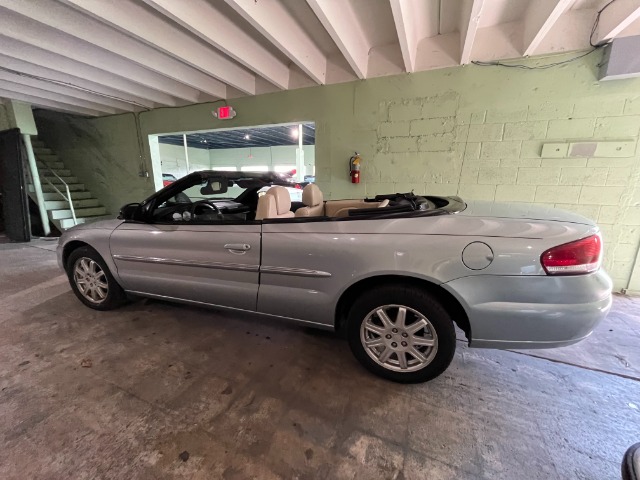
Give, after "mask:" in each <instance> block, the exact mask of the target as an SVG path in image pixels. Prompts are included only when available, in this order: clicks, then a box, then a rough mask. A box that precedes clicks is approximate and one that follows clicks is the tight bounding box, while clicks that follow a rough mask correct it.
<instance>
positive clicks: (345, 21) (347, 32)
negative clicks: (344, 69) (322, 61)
mask: <svg viewBox="0 0 640 480" xmlns="http://www.w3.org/2000/svg"><path fill="white" fill-rule="evenodd" d="M307 3H308V4H309V6H310V7H311V9H312V10H313V12H314V13H315V14H316V17H318V20H320V23H322V25H323V26H324V28H325V30H326V31H327V33H329V35H330V36H331V38H332V39H333V41H334V42H335V43H336V45H337V46H338V48H339V49H340V52H342V55H343V56H344V57H345V58H346V59H347V62H349V65H350V66H351V68H352V69H353V71H354V72H355V74H356V75H357V76H358V78H360V79H364V78H366V77H367V68H368V65H369V50H370V45H369V43H368V42H367V39H366V38H365V36H364V33H363V31H362V28H361V27H360V23H359V21H358V18H357V16H356V14H355V12H354V11H353V8H351V4H350V3H348V2H336V1H334V0H307Z"/></svg>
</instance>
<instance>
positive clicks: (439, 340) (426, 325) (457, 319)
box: [58, 171, 612, 382]
mask: <svg viewBox="0 0 640 480" xmlns="http://www.w3.org/2000/svg"><path fill="white" fill-rule="evenodd" d="M265 186H266V187H269V188H268V189H266V191H265V189H264V187H265ZM291 187H292V185H291V184H289V183H288V180H286V179H284V178H282V177H281V176H278V175H277V174H273V173H248V172H218V171H202V172H196V173H192V174H190V175H187V176H186V177H184V178H182V179H180V180H178V181H176V182H174V183H172V184H170V185H169V186H167V187H165V188H164V189H162V190H160V191H159V192H157V193H155V194H154V195H152V196H151V197H149V198H147V199H146V200H144V201H143V202H142V203H139V204H129V205H125V206H124V207H123V209H122V211H121V213H120V217H119V218H118V219H117V220H108V221H103V222H97V223H92V224H89V225H80V226H77V227H75V228H72V229H70V230H67V231H66V232H64V233H63V235H62V237H61V238H60V243H59V247H58V261H59V264H60V266H61V268H63V269H64V270H65V271H66V273H67V275H68V276H69V281H70V283H71V287H72V289H73V291H74V292H75V294H76V295H77V297H78V298H79V299H80V301H82V302H83V303H84V304H85V305H87V306H88V307H91V308H94V309H97V310H107V309H111V308H114V307H116V306H118V305H120V304H122V303H123V302H124V301H126V299H127V298H128V297H135V296H142V297H151V298H157V299H163V300H169V301H176V302H184V303H190V304H195V305H203V306H214V307H224V308H228V309H231V310H244V311H249V312H256V313H259V314H262V315H264V316H266V317H271V318H279V319H288V320H293V321H296V322H299V323H301V324H304V325H309V326H314V327H318V328H324V329H331V330H337V331H340V332H343V333H344V335H345V336H346V337H347V339H348V341H349V345H350V347H351V350H352V351H353V353H354V355H355V356H356V358H357V359H358V360H359V361H360V362H361V363H362V364H363V365H364V366H365V367H366V368H367V369H369V370H370V371H372V372H373V373H375V374H377V375H380V376H382V377H385V378H387V379H390V380H394V381H397V382H423V381H427V380H430V379H432V378H434V377H436V376H437V375H439V374H441V373H442V372H443V371H444V370H445V369H446V368H447V367H448V365H449V363H450V362H451V359H452V357H453V354H454V352H455V348H456V332H455V327H454V325H457V326H458V327H459V328H460V329H461V330H462V331H464V333H465V335H466V338H467V340H468V342H469V345H470V346H471V347H482V348H512V349H513V348H549V347H559V346H563V345H569V344H572V343H575V342H578V341H580V340H582V339H583V338H585V337H587V336H588V335H589V334H590V333H591V331H592V330H593V328H594V326H595V325H596V324H597V323H598V322H599V321H600V320H601V319H602V318H603V317H604V316H605V315H606V314H607V312H608V310H609V308H610V306H611V288H612V286H611V280H610V279H609V277H608V276H607V274H606V273H605V272H604V271H603V270H602V269H601V268H600V264H601V259H602V241H601V238H600V235H599V229H598V227H597V226H596V225H595V224H594V223H593V222H592V221H591V220H588V219H586V218H584V217H582V216H580V215H576V214H573V213H569V212H565V211H562V210H554V209H547V208H542V207H536V206H530V205H524V204H522V205H513V204H499V203H488V202H487V203H483V202H474V203H465V202H463V200H462V199H460V198H458V197H438V196H428V195H424V196H420V195H414V194H413V193H407V194H390V195H380V196H377V197H375V198H373V199H359V200H330V201H324V199H323V196H322V192H321V191H320V189H319V188H318V187H317V186H316V185H314V184H309V185H307V186H305V187H304V190H303V192H302V202H294V203H293V204H292V202H291V198H290V194H289V190H288V188H291Z"/></svg>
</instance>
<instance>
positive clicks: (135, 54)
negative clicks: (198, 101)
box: [0, 0, 226, 98]
mask: <svg viewBox="0 0 640 480" xmlns="http://www.w3.org/2000/svg"><path fill="white" fill-rule="evenodd" d="M0 6H2V7H5V8H7V9H9V10H11V11H13V12H15V13H18V14H20V15H23V16H25V17H28V18H30V19H32V20H35V21H37V22H40V23H42V24H45V25H47V26H49V27H51V28H55V29H56V30H60V31H62V32H64V33H67V34H69V35H72V36H74V37H76V38H79V39H81V40H84V41H86V42H89V43H92V44H93V45H96V46H98V47H101V48H104V49H105V50H108V51H110V52H112V53H115V54H117V55H120V56H122V57H124V58H127V59H128V60H131V61H133V62H136V63H137V64H139V65H142V66H144V67H146V68H148V69H150V70H153V71H155V72H157V73H160V74H162V75H164V76H167V77H169V78H172V79H173V80H176V81H178V82H180V83H183V84H185V85H188V86H190V87H192V88H195V89H197V90H200V91H203V92H205V93H207V94H209V95H212V96H214V97H217V98H225V97H226V86H225V84H224V83H222V82H219V81H217V80H215V79H213V78H212V77H210V76H208V75H206V74H204V73H202V72H201V71H200V70H197V69H195V68H193V67H190V66H188V65H186V64H184V63H182V62H180V61H179V60H176V59H175V58H173V57H171V56H169V55H166V54H164V53H162V52H159V51H158V50H156V49H155V48H153V47H151V46H149V45H147V44H145V43H142V42H139V41H137V40H135V39H133V38H131V37H130V36H128V35H125V34H124V33H122V32H121V31H119V30H116V29H114V28H112V27H109V26H107V25H105V24H104V23H102V22H100V21H98V20H95V19H94V18H92V17H89V16H88V15H84V14H82V13H81V12H79V11H78V10H76V9H74V8H72V7H71V6H68V5H63V4H62V3H60V2H57V1H52V0H29V1H28V2H24V1H22V0H0Z"/></svg>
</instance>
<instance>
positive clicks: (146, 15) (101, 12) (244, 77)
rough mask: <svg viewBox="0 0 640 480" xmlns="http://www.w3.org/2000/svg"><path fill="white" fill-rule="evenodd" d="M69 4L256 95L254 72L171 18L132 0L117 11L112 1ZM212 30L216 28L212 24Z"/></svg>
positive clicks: (80, 0) (84, 0)
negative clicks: (186, 30)
mask: <svg viewBox="0 0 640 480" xmlns="http://www.w3.org/2000/svg"><path fill="white" fill-rule="evenodd" d="M67 1H68V2H69V3H71V4H73V5H75V6H76V7H78V8H79V9H81V10H84V11H85V12H88V13H90V14H91V15H93V16H94V17H97V18H98V19H101V20H103V21H106V22H107V23H109V24H111V25H113V26H115V27H117V28H119V29H121V30H123V31H124V32H126V33H129V34H131V35H133V36H135V37H137V38H139V39H141V40H143V41H144V42H147V43H148V44H150V45H153V46H155V47H156V48H159V49H160V50H163V51H164V52H166V53H168V54H169V55H173V56H174V57H176V58H178V59H180V60H181V61H183V62H185V63H187V64H189V65H191V66H193V67H195V68H197V69H199V70H201V71H203V72H204V73H206V74H208V75H211V76H212V77H214V78H217V79H218V80H220V81H221V82H224V83H227V84H229V85H231V86H233V87H234V88H237V89H238V90H240V91H242V92H244V93H248V94H250V95H254V94H255V91H256V79H255V76H254V75H253V74H252V73H251V72H249V71H247V70H246V69H244V68H243V67H241V66H240V65H238V64H237V63H235V62H234V61H232V60H231V59H229V58H228V57H227V56H225V55H224V54H222V53H220V52H218V51H216V50H215V49H213V48H210V47H208V46H206V45H204V44H203V43H202V42H201V41H200V40H198V39H196V38H193V37H192V36H191V35H190V34H188V33H186V32H184V31H183V30H182V29H180V28H176V27H175V24H174V23H173V22H171V21H170V20H169V19H167V18H165V17H162V16H158V15H157V14H155V13H154V12H153V11H150V10H149V9H148V8H146V7H145V6H144V5H141V4H139V3H135V2H134V1H131V0H119V1H118V4H117V8H115V7H114V5H113V4H112V3H111V2H105V1H103V0H67ZM181 5H182V3H181ZM211 28H217V26H216V25H212V26H211Z"/></svg>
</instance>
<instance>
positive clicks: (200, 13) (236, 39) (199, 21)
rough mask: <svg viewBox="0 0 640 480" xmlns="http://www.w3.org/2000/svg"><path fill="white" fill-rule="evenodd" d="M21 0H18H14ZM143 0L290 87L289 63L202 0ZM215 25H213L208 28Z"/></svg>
mask: <svg viewBox="0 0 640 480" xmlns="http://www.w3.org/2000/svg"><path fill="white" fill-rule="evenodd" d="M13 1H20V0H13ZM144 1H145V3H146V4H147V5H149V6H151V7H153V8H155V9H156V10H158V11H159V12H162V13H163V14H164V15H166V16H168V17H169V18H171V19H172V20H174V21H175V22H177V23H179V24H180V25H182V26H183V27H185V28H186V29H188V30H190V31H191V32H193V33H194V34H196V35H197V36H199V37H200V38H202V39H203V40H204V41H205V42H207V43H210V44H211V45H213V46H214V47H216V48H218V49H219V50H221V51H222V52H224V53H225V54H227V55H229V56H230V57H231V58H233V59H234V60H235V61H237V62H239V63H241V64H242V65H244V66H245V67H247V68H248V69H250V70H253V71H254V72H256V73H257V74H258V75H260V76H262V77H263V78H265V79H266V80H268V81H269V82H271V83H273V84H274V85H275V86H277V87H279V88H281V89H287V88H288V87H289V66H288V65H286V64H285V63H283V62H282V60H280V59H279V58H278V57H276V56H275V55H273V54H272V53H271V52H270V51H269V50H267V49H266V48H265V47H264V46H263V45H262V44H260V42H258V41H256V40H254V39H253V38H252V37H251V36H250V35H249V34H247V33H246V32H245V29H243V28H242V27H240V26H238V25H236V24H235V23H233V21H232V20H231V19H229V18H228V17H226V16H225V15H224V14H223V13H222V12H220V10H218V9H217V8H216V7H214V5H213V4H211V3H209V2H207V1H205V0H189V1H188V2H176V1H175V0H144ZM212 25H215V28H211V26H212Z"/></svg>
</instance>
